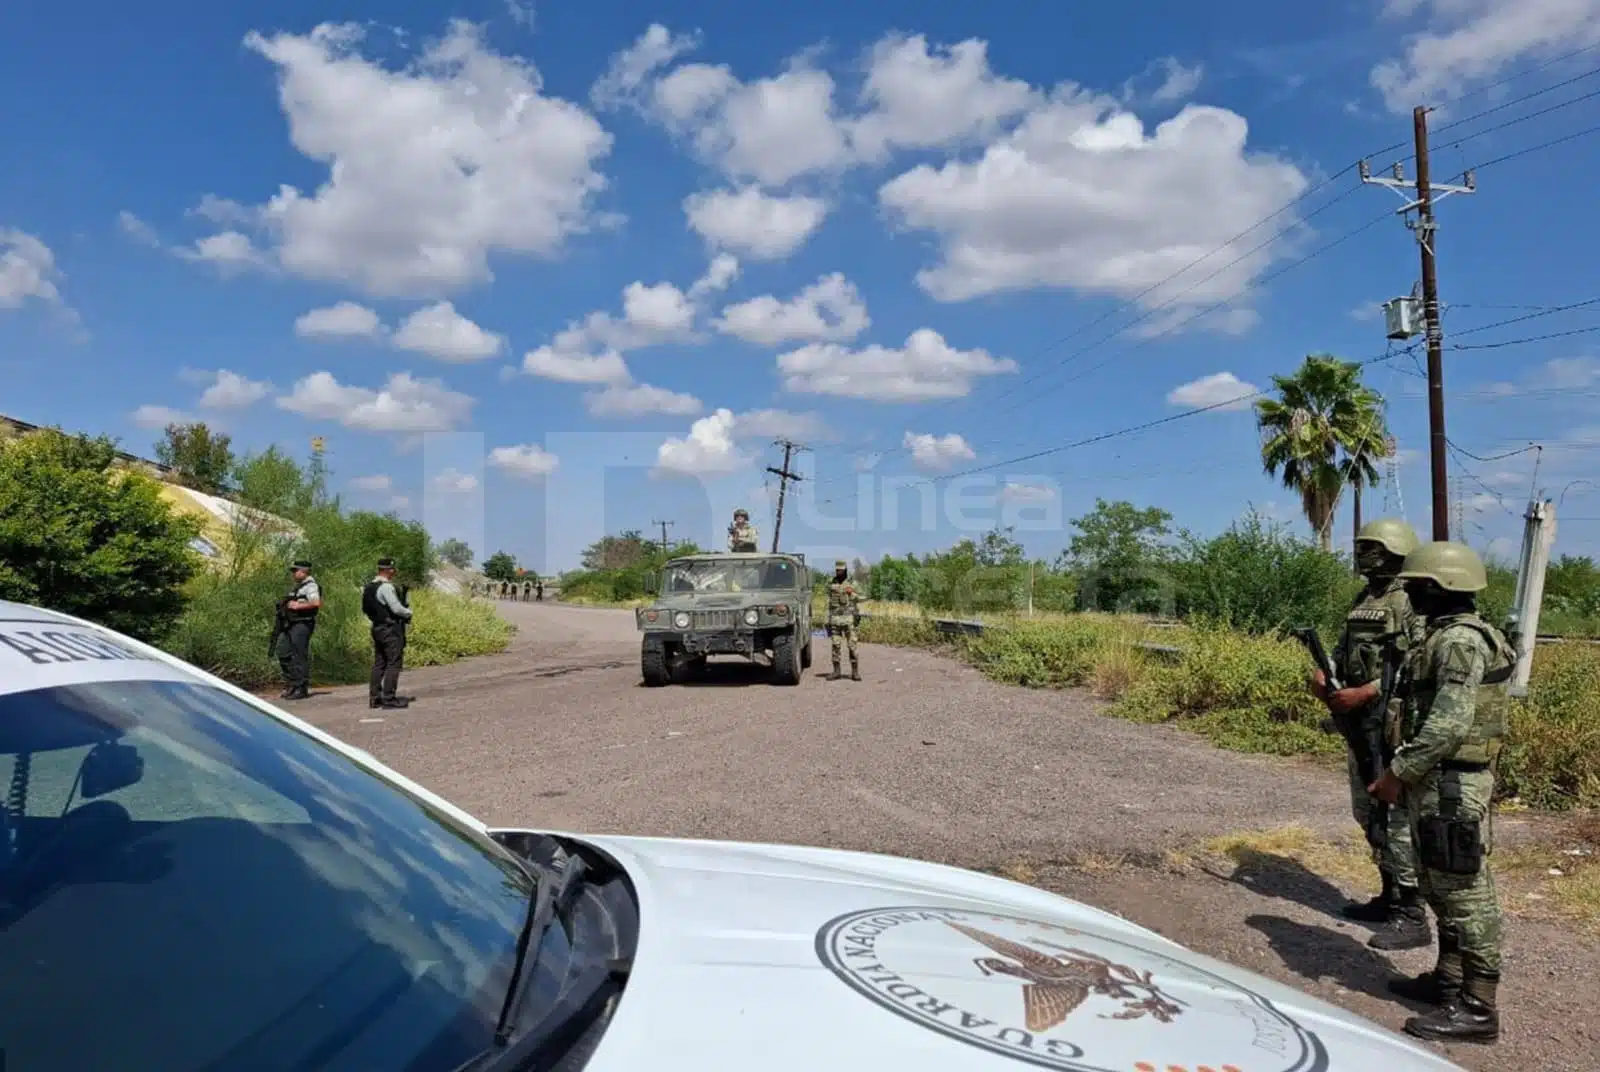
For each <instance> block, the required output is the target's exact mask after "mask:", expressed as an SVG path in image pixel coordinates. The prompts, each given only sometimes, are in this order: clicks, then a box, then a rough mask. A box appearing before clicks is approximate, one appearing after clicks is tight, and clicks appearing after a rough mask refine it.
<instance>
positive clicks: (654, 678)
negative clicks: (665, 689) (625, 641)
mask: <svg viewBox="0 0 1600 1072" xmlns="http://www.w3.org/2000/svg"><path fill="white" fill-rule="evenodd" d="M639 670H640V673H641V675H642V676H643V677H644V683H645V684H646V685H648V686H650V687H651V688H658V687H660V686H662V685H666V684H668V683H669V682H671V680H672V669H671V666H670V661H669V660H668V658H667V649H666V645H664V644H660V643H656V644H652V643H650V641H649V640H648V639H646V640H645V641H644V643H643V644H641V645H640V646H639Z"/></svg>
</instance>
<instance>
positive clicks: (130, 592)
mask: <svg viewBox="0 0 1600 1072" xmlns="http://www.w3.org/2000/svg"><path fill="white" fill-rule="evenodd" d="M115 460H116V449H115V448H114V447H113V445H112V443H111V441H110V440H108V439H89V438H88V437H86V436H67V435H63V434H62V433H60V432H58V431H55V430H44V431H39V432H34V433H31V434H28V435H24V436H20V437H18V438H15V439H11V440H7V441H5V442H3V443H0V598H3V599H10V600H16V601H18V602H23V603H36V604H39V605H42V606H46V607H50V608H52V609H54V610H59V611H62V612H64V613H67V614H74V615H78V616H79V617H83V618H87V619H89V620H90V621H95V622H99V623H101V624H103V625H105V626H108V627H110V628H112V629H116V630H118V631H120V632H123V633H127V634H128V635H129V636H134V637H138V638H140V639H143V640H159V639H161V638H162V637H163V636H165V635H166V634H167V633H168V632H169V631H170V630H171V629H172V627H173V624H174V623H175V622H176V621H177V619H178V616H179V615H180V614H181V613H182V611H183V584H184V582H186V581H188V580H189V578H190V577H192V576H194V574H195V572H196V570H198V569H199V556H198V555H197V554H196V553H195V552H194V551H192V550H191V549H190V546H189V543H190V541H191V540H193V539H194V538H195V537H196V536H198V535H199V534H200V526H199V523H198V522H196V521H195V520H193V519H192V518H187V517H183V516H182V515H178V514H175V513H174V512H173V511H172V508H171V507H170V506H169V505H168V503H167V502H166V500H164V499H162V498H161V493H160V485H158V484H157V483H156V482H155V481H153V480H151V479H149V478H148V477H145V476H142V475H140V474H138V473H135V472H131V471H127V470H119V469H114V468H113V467H112V466H113V462H114V461H115Z"/></svg>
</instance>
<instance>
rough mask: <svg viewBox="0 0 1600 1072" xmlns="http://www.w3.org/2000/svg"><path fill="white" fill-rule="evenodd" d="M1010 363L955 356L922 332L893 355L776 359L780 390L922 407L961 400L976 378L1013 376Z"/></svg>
mask: <svg viewBox="0 0 1600 1072" xmlns="http://www.w3.org/2000/svg"><path fill="white" fill-rule="evenodd" d="M1016 369H1017V364H1016V362H1015V361H1012V360H1011V359H1010V358H996V357H993V356H991V355H990V354H989V352H988V351H987V350H978V349H975V350H957V349H955V348H954V347H952V346H951V345H950V344H949V343H947V342H945V340H944V336H942V335H940V334H939V333H938V332H936V331H933V330H930V329H928V328H922V329H920V330H918V331H914V332H912V333H911V335H910V336H909V337H908V338H907V339H906V341H905V345H904V346H902V347H900V348H899V349H890V348H889V347H885V346H878V345H873V346H867V347H863V348H861V349H859V350H857V349H851V348H849V347H846V346H841V345H839V344H838V343H813V344H811V345H809V346H802V347H801V348H800V349H798V350H791V351H789V352H788V353H786V354H780V355H779V356H778V370H779V371H780V372H782V373H783V376H784V387H785V388H787V389H788V390H790V391H794V392H797V393H804V394H822V395H837V396H840V397H844V398H863V399H867V400H869V401H873V402H926V401H929V400H931V399H939V398H961V397H963V396H965V395H966V394H967V393H968V392H969V391H971V390H972V381H973V380H974V379H975V378H976V377H979V376H994V375H998V374H1000V373H1004V372H1015V371H1016Z"/></svg>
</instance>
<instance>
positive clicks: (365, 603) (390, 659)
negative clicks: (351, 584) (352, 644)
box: [361, 577, 411, 707]
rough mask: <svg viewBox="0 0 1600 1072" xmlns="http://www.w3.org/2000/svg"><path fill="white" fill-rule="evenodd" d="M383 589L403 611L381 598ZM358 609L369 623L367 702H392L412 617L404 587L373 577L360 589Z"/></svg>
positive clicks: (389, 703)
mask: <svg viewBox="0 0 1600 1072" xmlns="http://www.w3.org/2000/svg"><path fill="white" fill-rule="evenodd" d="M384 589H388V593H387V594H391V595H393V596H394V598H395V601H396V602H398V603H399V604H400V610H401V611H403V612H404V613H403V614H402V613H398V612H396V610H395V609H394V608H393V607H392V606H390V605H389V604H388V603H387V602H386V601H385V600H384V598H383V594H384V592H383V590H384ZM361 610H362V612H363V613H365V614H366V616H367V619H368V620H369V621H370V622H372V677H371V680H370V682H369V683H368V686H367V701H368V703H369V704H370V705H371V706H373V707H381V706H385V705H392V704H395V703H397V700H396V698H395V689H396V688H398V687H399V684H400V671H401V670H402V669H403V668H404V666H405V652H406V623H407V622H408V621H409V620H410V618H411V608H410V606H409V604H408V601H407V599H406V596H405V594H404V589H401V588H397V587H396V586H395V585H394V583H393V582H391V581H388V580H385V579H384V578H382V577H375V578H373V579H372V580H370V581H368V582H367V583H366V586H365V587H363V588H362V589H361Z"/></svg>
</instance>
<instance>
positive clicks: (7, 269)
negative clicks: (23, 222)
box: [0, 227, 62, 309]
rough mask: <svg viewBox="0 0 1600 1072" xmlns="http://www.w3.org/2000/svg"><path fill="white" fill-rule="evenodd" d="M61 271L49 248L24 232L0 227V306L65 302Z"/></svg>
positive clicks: (58, 304) (10, 307) (9, 306)
mask: <svg viewBox="0 0 1600 1072" xmlns="http://www.w3.org/2000/svg"><path fill="white" fill-rule="evenodd" d="M60 281H61V270H60V269H59V268H57V267H56V258H55V254H54V253H52V252H51V251H50V247H49V246H47V245H45V244H44V243H43V242H41V241H39V240H38V239H37V238H35V237H34V236H33V235H31V234H28V233H27V232H25V231H17V230H11V229H7V228H3V227H0V309H19V308H21V307H22V304H23V303H24V302H26V301H29V300H30V299H31V300H36V301H41V302H44V303H45V304H46V305H56V306H60V305H62V301H61V290H60V288H59V287H57V285H56V284H57V283H59V282H60Z"/></svg>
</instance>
